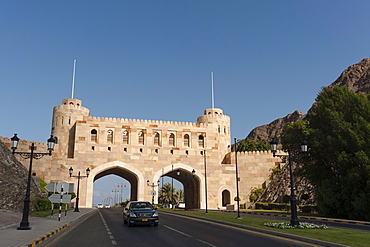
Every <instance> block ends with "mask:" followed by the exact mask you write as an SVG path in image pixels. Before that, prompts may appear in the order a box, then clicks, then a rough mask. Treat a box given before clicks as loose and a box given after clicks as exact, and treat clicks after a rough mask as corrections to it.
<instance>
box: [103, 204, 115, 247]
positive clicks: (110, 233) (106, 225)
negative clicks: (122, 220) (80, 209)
mask: <svg viewBox="0 0 370 247" xmlns="http://www.w3.org/2000/svg"><path fill="white" fill-rule="evenodd" d="M99 214H100V217H101V219H102V221H103V224H104V227H105V230H106V231H107V233H108V236H109V238H110V239H111V243H112V244H113V245H117V242H116V240H115V239H114V236H113V234H112V232H111V231H110V229H109V227H108V224H107V222H106V221H105V219H104V217H103V215H102V214H101V212H100V210H99Z"/></svg>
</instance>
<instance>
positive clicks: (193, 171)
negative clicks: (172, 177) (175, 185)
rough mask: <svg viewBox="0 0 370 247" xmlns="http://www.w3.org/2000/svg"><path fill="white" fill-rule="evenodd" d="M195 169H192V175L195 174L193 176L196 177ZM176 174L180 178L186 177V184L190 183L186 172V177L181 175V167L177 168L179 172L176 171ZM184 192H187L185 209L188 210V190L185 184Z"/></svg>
mask: <svg viewBox="0 0 370 247" xmlns="http://www.w3.org/2000/svg"><path fill="white" fill-rule="evenodd" d="M195 173H196V172H195V170H194V169H193V170H192V171H191V175H192V176H193V178H194V176H195ZM176 174H177V177H178V178H184V179H185V182H186V184H188V179H189V178H188V177H187V176H186V174H185V177H180V169H177V172H176ZM184 194H185V210H186V211H187V210H188V191H185V186H184Z"/></svg>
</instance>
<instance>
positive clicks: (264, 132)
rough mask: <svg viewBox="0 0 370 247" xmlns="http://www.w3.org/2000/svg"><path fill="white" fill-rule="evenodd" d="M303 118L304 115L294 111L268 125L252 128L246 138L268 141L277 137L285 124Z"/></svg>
mask: <svg viewBox="0 0 370 247" xmlns="http://www.w3.org/2000/svg"><path fill="white" fill-rule="evenodd" d="M304 117H305V115H304V114H303V113H302V112H300V111H298V110H296V111H294V112H293V113H291V114H288V115H287V116H285V117H283V118H279V119H276V120H274V121H272V122H271V123H269V124H265V125H262V126H259V127H257V128H254V129H253V130H252V131H251V132H250V133H249V135H248V138H250V139H252V140H255V141H260V140H268V141H270V140H271V139H272V138H274V137H275V136H279V135H280V133H281V132H282V131H283V129H284V126H285V125H286V124H287V123H294V122H297V121H298V120H301V119H303V118H304Z"/></svg>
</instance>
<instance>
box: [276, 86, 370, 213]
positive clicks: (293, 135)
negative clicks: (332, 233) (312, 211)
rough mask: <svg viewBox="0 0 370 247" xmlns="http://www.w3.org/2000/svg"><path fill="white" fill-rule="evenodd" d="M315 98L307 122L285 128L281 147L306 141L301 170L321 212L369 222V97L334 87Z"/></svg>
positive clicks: (324, 90) (325, 89) (326, 89)
mask: <svg viewBox="0 0 370 247" xmlns="http://www.w3.org/2000/svg"><path fill="white" fill-rule="evenodd" d="M316 100H317V105H316V107H315V108H314V109H313V110H312V111H311V112H310V113H309V114H307V116H306V121H299V122H297V123H294V124H290V125H288V126H286V128H285V129H284V134H283V135H282V143H283V146H284V147H285V148H286V147H287V146H291V145H294V143H298V144H299V143H300V141H301V140H302V139H306V141H307V142H308V144H309V156H308V157H306V158H304V159H301V161H302V164H303V166H302V167H303V172H304V174H305V175H306V176H307V178H308V179H309V180H310V182H311V183H312V184H313V185H314V186H315V188H316V191H315V192H316V197H317V200H318V207H319V210H320V212H322V213H324V214H325V215H326V216H331V217H338V218H348V219H360V220H370V211H369V210H368V205H370V165H369V164H370V96H368V97H366V96H364V95H361V94H355V93H352V92H350V91H349V90H348V88H347V87H334V88H333V89H332V90H331V89H328V88H324V89H323V90H322V91H321V92H320V94H319V95H318V97H317V99H316Z"/></svg>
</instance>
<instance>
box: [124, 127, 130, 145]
mask: <svg viewBox="0 0 370 247" xmlns="http://www.w3.org/2000/svg"><path fill="white" fill-rule="evenodd" d="M128 137H129V133H128V131H127V130H125V131H124V132H123V134H122V143H123V144H128Z"/></svg>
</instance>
